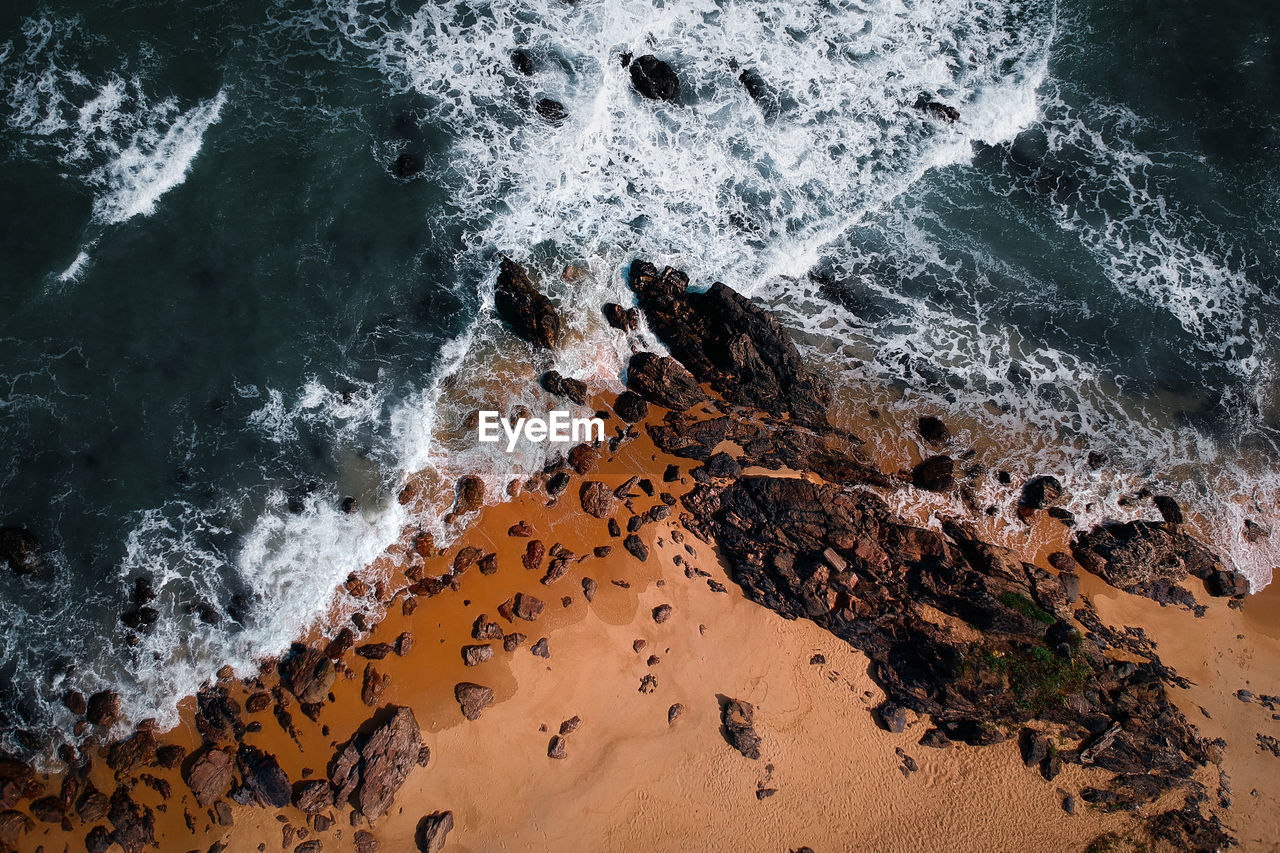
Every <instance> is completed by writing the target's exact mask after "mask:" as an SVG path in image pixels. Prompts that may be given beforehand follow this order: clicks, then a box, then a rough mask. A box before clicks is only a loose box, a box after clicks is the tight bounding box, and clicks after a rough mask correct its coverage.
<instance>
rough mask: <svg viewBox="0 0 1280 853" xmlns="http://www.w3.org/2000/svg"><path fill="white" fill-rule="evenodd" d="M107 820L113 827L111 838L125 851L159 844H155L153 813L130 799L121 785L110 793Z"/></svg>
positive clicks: (139, 850)
mask: <svg viewBox="0 0 1280 853" xmlns="http://www.w3.org/2000/svg"><path fill="white" fill-rule="evenodd" d="M107 820H108V821H110V822H111V825H112V826H113V827H114V829H113V830H112V832H111V840H112V841H114V842H115V843H116V844H119V845H120V847H121V848H123V850H124V851H125V853H142V851H143V850H145V849H147V848H148V847H151V848H155V847H158V846H159V845H157V844H156V836H155V827H156V819H155V814H154V813H153V812H152V811H151V809H149V808H147V807H146V806H140V805H138V804H137V803H135V802H134V801H133V800H132V799H130V797H129V792H128V791H126V790H125V789H124V787H123V786H121V787H118V788H116V790H115V793H114V794H112V795H111V806H110V808H109V809H108V810H107Z"/></svg>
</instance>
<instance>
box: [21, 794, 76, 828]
mask: <svg viewBox="0 0 1280 853" xmlns="http://www.w3.org/2000/svg"><path fill="white" fill-rule="evenodd" d="M27 811H29V812H31V816H32V817H33V818H35V819H36V820H38V821H40V822H41V823H58V824H60V823H62V820H63V818H64V817H65V816H66V813H67V807H66V806H65V805H63V802H62V800H60V799H58V798H57V797H41V798H40V799H38V800H32V801H31V804H30V805H28V806H27Z"/></svg>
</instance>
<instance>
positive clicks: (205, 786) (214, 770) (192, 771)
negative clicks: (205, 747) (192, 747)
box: [182, 749, 235, 808]
mask: <svg viewBox="0 0 1280 853" xmlns="http://www.w3.org/2000/svg"><path fill="white" fill-rule="evenodd" d="M233 771H234V765H233V763H232V760H231V755H230V754H228V753H227V752H225V751H223V750H221V749H211V750H209V751H208V752H206V753H204V754H203V755H200V756H197V757H196V758H195V759H194V760H193V761H192V762H191V764H190V766H189V767H188V768H187V769H186V770H185V771H184V772H183V774H182V778H183V779H184V780H185V781H186V783H187V787H189V788H190V789H191V793H192V794H194V795H195V798H196V802H197V803H199V804H200V806H201V808H208V807H209V806H211V805H213V804H214V803H215V802H217V801H218V800H220V799H222V797H224V796H226V793H227V791H228V790H230V789H231V781H232V779H233V778H234V776H235V774H234V772H233Z"/></svg>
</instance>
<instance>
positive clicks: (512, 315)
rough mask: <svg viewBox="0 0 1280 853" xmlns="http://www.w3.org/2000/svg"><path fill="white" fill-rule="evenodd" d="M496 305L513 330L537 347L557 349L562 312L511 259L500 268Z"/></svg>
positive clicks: (495, 295)
mask: <svg viewBox="0 0 1280 853" xmlns="http://www.w3.org/2000/svg"><path fill="white" fill-rule="evenodd" d="M493 306H494V308H495V309H496V310H497V312H498V316H499V317H501V318H502V319H503V320H505V321H506V322H507V324H508V325H510V326H511V329H512V331H514V332H515V333H516V334H517V335H518V336H519V337H521V338H524V339H525V340H526V341H529V342H530V343H531V344H533V345H534V346H535V347H542V348H543V349H554V348H555V346H556V345H557V344H558V343H559V342H560V337H561V334H562V332H561V328H562V325H563V324H562V323H561V320H560V314H559V313H558V312H557V311H556V308H555V306H554V305H552V304H551V300H550V299H548V298H547V297H546V296H545V295H543V294H542V293H539V292H538V290H537V288H535V287H534V286H533V282H531V281H530V280H529V276H528V274H527V273H525V271H524V268H523V267H521V266H520V265H519V264H517V263H516V262H515V261H512V260H510V259H508V258H503V259H502V264H501V266H500V267H499V271H498V283H497V287H496V289H495V291H494V297H493Z"/></svg>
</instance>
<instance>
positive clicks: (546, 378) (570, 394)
mask: <svg viewBox="0 0 1280 853" xmlns="http://www.w3.org/2000/svg"><path fill="white" fill-rule="evenodd" d="M542 389H543V390H544V391H546V392H547V393H548V394H554V395H555V396H557V397H564V398H565V399H566V400H569V401H570V402H573V403H577V404H578V405H579V406H581V405H584V404H585V403H586V402H587V383H585V382H583V381H582V380H581V379H570V378H569V377H567V376H562V375H561V374H560V371H558V370H548V371H547V372H546V373H544V374H542Z"/></svg>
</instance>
